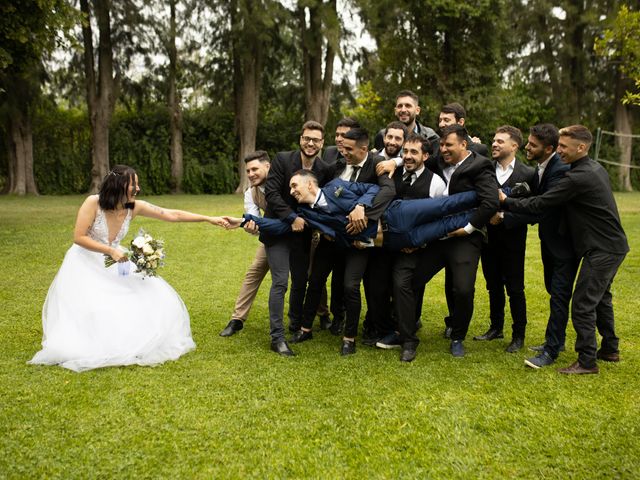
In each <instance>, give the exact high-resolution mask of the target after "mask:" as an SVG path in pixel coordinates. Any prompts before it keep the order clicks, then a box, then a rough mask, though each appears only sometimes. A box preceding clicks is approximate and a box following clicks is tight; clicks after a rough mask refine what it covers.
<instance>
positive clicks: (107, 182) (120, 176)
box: [98, 165, 136, 210]
mask: <svg viewBox="0 0 640 480" xmlns="http://www.w3.org/2000/svg"><path fill="white" fill-rule="evenodd" d="M135 175H136V171H135V170H134V169H133V168H131V167H129V166H127V165H114V167H113V168H112V169H111V171H110V172H109V173H107V174H106V175H105V177H104V178H103V179H102V184H101V185H100V191H99V192H98V205H100V208H101V209H102V210H115V209H116V208H117V207H118V206H119V205H124V206H125V207H127V208H133V206H134V204H135V202H133V203H128V202H127V200H128V198H127V190H128V189H129V185H131V183H132V182H133V181H134V177H135Z"/></svg>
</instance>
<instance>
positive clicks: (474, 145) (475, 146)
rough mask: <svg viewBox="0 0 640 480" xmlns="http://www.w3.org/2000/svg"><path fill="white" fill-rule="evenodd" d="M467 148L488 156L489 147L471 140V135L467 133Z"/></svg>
mask: <svg viewBox="0 0 640 480" xmlns="http://www.w3.org/2000/svg"><path fill="white" fill-rule="evenodd" d="M467 148H468V149H469V151H471V152H476V153H477V154H479V155H482V156H483V157H487V158H489V155H490V153H489V147H487V146H486V145H485V144H484V143H476V142H474V141H473V140H471V137H470V136H469V135H467Z"/></svg>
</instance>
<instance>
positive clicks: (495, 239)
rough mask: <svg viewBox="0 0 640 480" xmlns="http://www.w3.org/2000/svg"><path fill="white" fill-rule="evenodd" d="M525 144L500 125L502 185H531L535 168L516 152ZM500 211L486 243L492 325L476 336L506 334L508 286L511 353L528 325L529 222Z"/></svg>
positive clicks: (497, 149)
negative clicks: (515, 221) (508, 219)
mask: <svg viewBox="0 0 640 480" xmlns="http://www.w3.org/2000/svg"><path fill="white" fill-rule="evenodd" d="M522 144H523V138H522V133H521V132H520V130H518V129H517V128H516V127H512V126H510V125H504V126H501V127H498V129H497V130H496V133H495V135H494V137H493V144H492V146H491V157H492V159H493V162H494V165H495V173H496V179H497V182H498V186H499V187H500V188H503V187H511V188H513V187H514V186H515V185H516V184H517V183H521V182H527V183H528V184H529V185H531V183H532V180H533V176H534V175H535V171H534V169H533V168H532V167H530V166H528V165H525V164H523V163H522V162H521V161H519V160H517V159H516V152H517V151H518V149H519V148H520V146H521V145H522ZM504 215H505V214H504V212H498V213H496V214H495V215H494V217H493V218H492V221H490V225H488V226H487V243H485V244H484V245H483V247H482V256H481V258H482V272H483V274H484V278H485V281H486V283H487V290H488V292H489V318H490V320H491V325H490V326H489V329H488V330H487V331H486V332H485V333H484V334H482V335H478V336H475V337H473V339H474V340H494V339H496V338H503V336H504V335H503V327H504V310H505V300H506V298H505V289H506V292H507V295H508V296H509V306H510V307H511V308H510V309H511V318H512V319H513V326H512V336H511V343H510V344H509V346H507V349H506V351H507V352H508V353H514V352H517V351H518V350H520V349H522V347H523V345H524V337H525V330H526V326H527V304H526V299H525V294H524V258H525V251H526V242H527V225H526V223H525V224H523V225H518V226H515V227H513V228H507V227H506V226H505V224H504V223H500V224H496V223H498V219H500V218H503V217H504Z"/></svg>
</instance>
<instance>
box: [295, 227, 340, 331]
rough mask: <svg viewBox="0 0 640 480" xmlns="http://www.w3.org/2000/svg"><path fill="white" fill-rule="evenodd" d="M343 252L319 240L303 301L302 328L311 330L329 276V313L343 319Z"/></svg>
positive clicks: (333, 244)
mask: <svg viewBox="0 0 640 480" xmlns="http://www.w3.org/2000/svg"><path fill="white" fill-rule="evenodd" d="M344 255H345V250H344V249H342V248H339V247H338V246H337V245H336V242H333V241H329V240H327V239H325V238H321V239H320V243H318V246H317V247H316V251H315V254H314V257H313V264H312V266H311V272H310V275H309V284H308V285H307V292H306V295H305V299H304V307H303V321H302V326H303V327H305V328H308V329H311V327H312V326H313V320H314V319H315V316H316V312H317V311H318V306H319V305H320V303H321V301H322V290H323V289H325V288H326V285H327V279H328V278H329V274H331V273H332V272H333V276H332V278H331V306H330V309H331V313H332V314H333V318H334V320H335V319H342V318H343V317H344V307H343V301H342V296H343V290H344V287H343V277H344Z"/></svg>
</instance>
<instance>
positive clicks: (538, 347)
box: [529, 343, 564, 352]
mask: <svg viewBox="0 0 640 480" xmlns="http://www.w3.org/2000/svg"><path fill="white" fill-rule="evenodd" d="M546 346H547V344H546V343H543V344H542V345H534V346H532V347H529V350H531V351H532V352H542V351H544V347H546ZM559 351H560V352H564V345H562V346H561V347H560V350H559Z"/></svg>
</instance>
